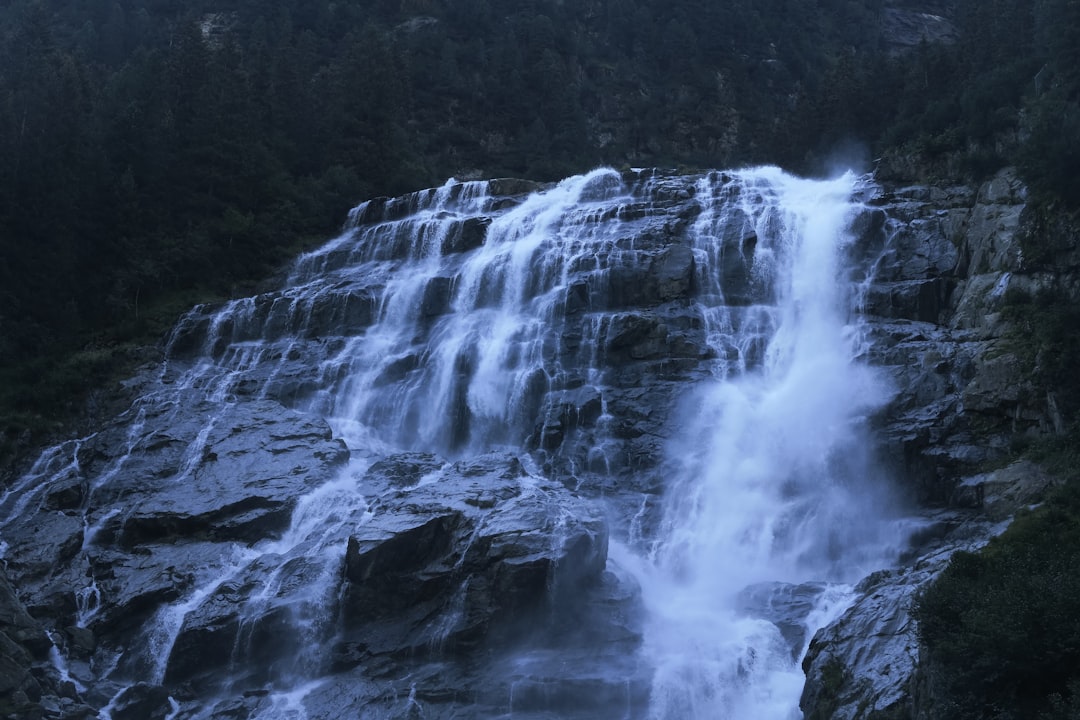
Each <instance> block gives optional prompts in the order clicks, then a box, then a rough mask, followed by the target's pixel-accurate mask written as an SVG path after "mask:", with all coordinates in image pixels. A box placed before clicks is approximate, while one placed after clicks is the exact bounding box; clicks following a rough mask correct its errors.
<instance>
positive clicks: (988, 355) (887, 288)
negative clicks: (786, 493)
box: [802, 171, 1075, 719]
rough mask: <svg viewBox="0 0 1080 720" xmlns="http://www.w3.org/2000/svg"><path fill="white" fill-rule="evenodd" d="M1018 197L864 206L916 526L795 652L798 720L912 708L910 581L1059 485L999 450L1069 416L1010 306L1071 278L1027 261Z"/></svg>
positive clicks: (906, 196)
mask: <svg viewBox="0 0 1080 720" xmlns="http://www.w3.org/2000/svg"><path fill="white" fill-rule="evenodd" d="M1025 201H1026V193H1025V189H1024V187H1023V186H1022V185H1021V184H1020V183H1019V182H1018V181H1017V180H1016V178H1015V176H1014V175H1013V173H1012V172H1010V171H1003V172H1001V173H999V174H998V175H997V176H996V177H994V178H993V179H992V180H991V181H989V182H987V183H985V184H983V185H981V186H980V187H978V188H966V187H955V188H928V187H897V188H887V189H883V191H882V193H881V194H880V195H879V196H878V197H877V198H876V199H875V201H874V203H875V204H876V205H878V206H879V207H880V208H881V210H882V213H883V217H882V223H883V226H884V228H885V232H884V235H883V237H884V238H885V243H886V252H885V253H884V255H883V256H882V266H881V268H880V270H879V272H878V273H877V275H876V277H877V282H875V283H874V284H873V285H872V286H871V288H870V289H869V291H868V293H867V305H866V309H867V312H868V313H869V314H870V315H871V316H872V318H873V320H872V321H871V323H872V325H873V327H874V333H873V334H874V337H875V341H874V343H873V345H872V346H871V347H870V348H869V350H868V352H869V353H870V354H871V355H872V356H873V361H874V362H875V363H880V364H881V365H883V366H884V367H886V368H888V369H889V371H890V373H891V374H892V376H893V378H894V382H895V383H896V386H897V387H898V388H899V392H898V393H897V395H896V396H895V399H894V400H893V402H892V404H891V405H890V407H889V408H888V409H886V411H885V412H883V413H882V414H881V416H880V417H879V418H878V423H879V428H880V432H881V436H882V437H883V438H884V441H885V444H886V447H887V452H888V454H889V456H890V457H891V459H892V463H893V465H894V467H895V468H896V472H897V476H898V477H901V478H903V479H904V481H905V482H906V483H908V484H909V486H910V487H911V488H912V489H913V491H914V492H915V493H916V495H917V497H918V499H919V502H920V505H921V506H922V507H923V508H924V510H923V512H922V518H923V521H924V523H925V524H924V525H923V527H921V528H920V529H919V530H918V531H917V532H916V533H915V535H914V538H913V547H912V548H911V549H910V551H909V554H908V558H907V561H906V562H904V563H902V564H901V565H900V566H899V567H898V568H896V569H892V570H887V571H883V572H879V573H874V574H872V575H871V576H869V577H867V578H866V579H865V580H863V581H862V583H861V584H860V585H859V587H858V596H857V599H856V601H855V602H854V604H853V605H852V607H851V608H850V609H849V610H848V611H847V612H846V613H845V614H844V615H843V616H842V617H841V618H839V619H838V620H837V621H836V622H834V623H833V624H832V625H830V626H829V627H827V628H825V629H823V630H822V631H821V632H819V633H818V634H817V636H816V637H815V638H814V640H813V642H812V643H811V645H810V649H809V651H808V653H807V656H806V658H805V659H804V660H803V667H804V669H805V670H806V673H807V684H806V687H805V689H804V693H803V698H802V706H803V709H804V711H805V712H806V715H807V717H808V718H846V719H854V718H864V719H870V718H914V717H916V716H917V715H918V713H919V708H918V703H917V701H916V698H918V693H917V691H916V686H917V676H918V673H917V671H918V668H919V662H920V648H919V643H918V637H917V627H916V626H915V623H914V622H913V620H912V618H911V611H912V606H913V602H914V601H915V600H916V598H917V595H918V593H919V591H920V589H921V588H923V587H925V585H926V584H927V583H929V582H931V581H932V580H933V579H934V578H935V577H936V576H937V574H938V573H940V572H941V570H942V569H944V567H945V566H946V565H947V563H948V560H949V557H950V556H951V555H952V553H953V552H955V551H956V550H960V549H964V550H971V549H975V548H978V547H980V546H981V545H982V544H984V543H985V542H986V541H987V540H988V539H989V538H990V537H992V536H993V535H994V534H996V533H999V532H1001V530H1003V529H1004V527H1005V525H1006V524H1007V522H1008V520H1009V518H1010V517H1011V515H1012V514H1013V513H1014V512H1015V511H1016V510H1018V509H1020V508H1022V507H1026V506H1028V505H1030V504H1033V503H1037V502H1039V501H1040V500H1041V499H1042V498H1043V497H1044V495H1045V493H1046V491H1047V490H1048V489H1049V488H1050V487H1051V486H1052V485H1053V483H1054V479H1053V478H1052V477H1051V476H1049V475H1048V474H1047V473H1046V472H1045V471H1043V470H1042V469H1041V468H1040V467H1038V466H1037V465H1034V464H1032V463H1030V462H1028V461H1025V460H1019V461H1010V460H1009V459H1008V458H1010V457H1012V456H1013V455H1015V452H1014V451H1015V448H1016V447H1019V446H1022V445H1023V444H1024V442H1025V441H1027V440H1030V439H1033V438H1037V437H1040V436H1045V435H1047V434H1053V433H1061V432H1063V431H1064V423H1063V419H1062V416H1061V412H1060V410H1059V408H1058V402H1057V400H1056V397H1055V393H1054V390H1053V389H1052V388H1046V387H1040V386H1039V385H1038V383H1037V382H1036V381H1035V380H1033V377H1032V375H1033V367H1032V366H1031V362H1030V360H1029V359H1026V358H1027V356H1028V354H1027V353H1026V352H1025V347H1027V346H1028V345H1029V343H1030V341H1031V339H1030V338H1025V337H1024V336H1023V334H1022V329H1021V327H1020V326H1019V325H1016V324H1014V323H1012V322H1010V320H1009V316H1008V313H1007V312H1004V311H1005V309H1006V304H1007V303H1008V302H1010V300H1015V298H1016V297H1032V296H1035V295H1036V294H1038V293H1040V292H1043V291H1051V290H1054V291H1061V290H1066V291H1067V290H1068V289H1069V288H1071V286H1072V285H1073V284H1074V282H1075V267H1071V266H1070V265H1069V263H1068V258H1067V257H1066V256H1062V257H1059V258H1057V259H1056V260H1057V262H1056V263H1055V264H1051V265H1048V264H1045V263H1040V264H1036V263H1033V262H1030V261H1027V260H1026V259H1025V256H1024V252H1023V247H1022V246H1023V242H1022V241H1023V239H1024V234H1025V233H1030V232H1031V231H1032V226H1033V219H1032V218H1030V217H1029V216H1028V214H1027V213H1026V202H1025ZM1070 294H1071V293H1069V292H1066V296H1069V295H1070ZM928 700H929V698H926V697H922V698H921V702H926V701H928Z"/></svg>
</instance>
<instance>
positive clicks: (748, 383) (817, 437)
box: [615, 168, 894, 720]
mask: <svg viewBox="0 0 1080 720" xmlns="http://www.w3.org/2000/svg"><path fill="white" fill-rule="evenodd" d="M705 182H706V183H708V182H709V181H708V180H706V181H705ZM734 182H735V183H737V184H738V189H739V192H740V197H741V198H742V203H741V209H742V211H743V212H745V213H746V216H747V218H748V222H749V223H750V224H751V225H752V231H753V234H752V237H753V238H754V240H755V242H756V248H755V250H754V252H755V255H756V258H755V260H756V259H757V258H761V259H762V262H768V263H769V264H770V265H771V267H769V268H767V270H768V272H769V276H770V277H771V281H772V283H773V284H774V286H775V290H774V293H775V303H774V304H770V306H769V307H765V308H750V309H747V310H744V311H743V317H744V318H745V317H756V318H762V317H764V318H767V319H768V320H769V322H772V323H775V326H774V327H773V328H771V338H770V339H768V343H767V346H766V348H765V352H764V357H763V360H762V364H761V365H760V367H757V368H753V367H752V368H751V369H749V370H748V371H747V372H746V373H745V374H739V373H738V372H735V373H732V367H731V363H725V364H724V365H723V367H722V368H721V371H720V372H718V373H717V377H718V379H717V380H716V381H715V382H713V383H710V384H707V385H706V386H704V387H700V388H698V389H697V390H696V391H694V392H693V394H692V395H691V397H689V398H688V399H687V401H686V417H687V420H686V422H685V424H684V427H682V428H681V430H680V431H679V433H678V434H677V436H676V437H677V439H676V440H675V441H674V442H673V443H672V444H671V447H670V448H669V463H670V465H671V467H672V469H673V473H672V477H673V482H672V484H671V485H670V486H669V487H668V488H667V489H666V497H667V500H666V508H665V515H664V520H663V527H662V530H661V533H660V540H659V543H658V545H657V546H656V547H655V549H654V551H653V553H652V556H651V557H650V558H649V560H648V561H641V560H637V559H635V558H633V557H632V556H630V555H629V554H628V553H627V552H626V551H625V550H621V551H620V552H619V554H618V555H617V556H616V558H615V559H616V561H621V562H622V563H627V564H628V565H630V566H631V568H632V569H633V570H634V571H635V572H636V573H637V574H638V577H639V579H640V581H641V583H642V587H643V593H644V597H645V602H646V606H647V608H648V610H649V612H650V619H649V621H648V623H647V628H646V638H645V654H646V656H647V658H649V660H650V661H651V662H652V663H653V664H654V667H655V674H654V680H653V687H652V704H651V708H650V717H652V718H656V719H658V720H661V719H662V720H691V719H695V720H707V719H708V720H717V719H721V718H731V719H733V720H746V719H750V718H753V719H754V720H790V719H791V718H799V717H801V714H800V713H799V710H798V697H799V693H800V691H801V688H802V683H803V676H802V672H801V669H800V668H799V666H798V662H797V661H798V659H799V657H800V656H801V653H802V652H803V651H805V642H807V641H808V638H809V635H810V634H812V632H813V631H814V630H816V629H817V627H820V625H821V624H823V623H824V622H826V621H827V620H829V619H830V616H835V614H837V613H838V612H839V611H842V610H843V607H844V604H845V603H846V602H847V593H846V592H845V587H844V586H843V585H824V584H821V583H823V582H830V583H843V582H845V581H852V580H854V579H858V578H859V577H861V576H862V575H863V574H864V573H865V571H866V570H868V569H872V568H874V567H880V566H882V565H886V564H888V562H889V561H888V560H887V559H886V557H885V556H886V554H887V552H888V550H889V548H890V547H894V546H893V544H892V542H890V540H891V539H890V538H885V537H882V532H883V531H882V528H883V527H884V524H883V522H882V518H883V517H884V516H885V514H886V512H887V509H888V508H887V507H886V505H887V501H886V499H885V495H884V493H883V491H882V485H881V482H880V480H879V479H878V478H877V477H875V474H874V467H873V464H872V462H871V460H870V456H869V453H868V452H867V449H866V443H867V438H866V436H865V434H864V432H865V431H864V428H863V421H864V419H865V417H866V415H867V413H869V412H870V411H872V410H873V409H874V408H876V407H878V406H879V405H880V404H881V403H883V402H884V401H885V400H886V399H887V391H886V388H885V386H884V385H883V383H882V381H881V380H879V379H878V378H877V377H876V376H875V374H874V373H873V372H872V371H871V370H870V369H869V368H867V367H865V366H862V365H860V364H858V363H857V362H855V361H854V355H855V353H856V350H857V348H858V342H857V338H858V331H859V329H858V327H857V325H852V324H850V323H851V321H852V316H851V314H850V310H851V307H850V305H851V298H850V295H849V287H850V286H851V282H850V279H849V276H848V269H847V266H846V264H845V261H844V250H845V247H846V246H847V245H848V244H849V243H850V242H851V238H850V236H849V235H848V233H847V226H848V223H849V222H850V220H851V214H852V211H853V205H852V203H851V200H850V198H851V196H852V193H853V190H854V183H855V182H856V179H855V178H853V177H852V176H850V175H845V176H844V177H842V178H840V179H838V180H835V181H831V182H816V181H805V180H797V179H794V178H791V177H789V176H786V175H784V174H782V173H781V172H780V171H778V170H775V169H770V168H765V169H760V170H754V171H748V172H744V173H741V174H739V175H738V176H737V177H736V179H735V180H734ZM707 189H708V188H707V187H705V188H702V191H705V190H707ZM704 220H705V221H707V220H708V218H707V217H706V218H705V219H704ZM756 269H757V270H760V268H756ZM725 325H726V326H727V327H729V328H731V331H730V334H725V332H724V327H725ZM738 325H739V323H738V322H736V323H732V322H730V321H728V320H726V319H723V318H721V320H720V322H717V323H715V324H714V326H713V327H712V328H710V336H711V339H713V341H714V342H716V343H717V344H719V345H721V346H729V347H739V348H745V347H747V340H748V339H747V338H746V337H745V335H740V331H739V328H738V327H737V326H738ZM743 327H744V328H746V330H745V332H746V333H759V332H761V330H762V324H761V323H760V322H754V323H743ZM722 357H726V356H722ZM762 583H769V584H773V585H772V586H774V587H787V588H790V587H791V586H798V585H800V584H805V583H818V584H816V585H806V586H804V592H805V593H806V594H807V595H808V596H811V597H815V598H816V600H815V602H816V609H815V611H814V612H812V613H811V617H804V618H802V622H803V624H804V625H806V626H808V627H806V631H807V632H806V634H805V635H804V636H803V646H802V647H795V648H792V646H791V641H790V640H789V639H786V638H785V637H784V636H783V635H782V634H781V632H780V630H779V629H778V627H777V625H776V624H774V623H773V622H770V621H769V620H767V619H765V618H763V617H760V616H757V614H756V613H755V612H754V611H753V610H752V609H748V608H747V602H746V594H747V591H748V590H751V591H752V590H753V589H754V588H755V587H757V586H759V584H762ZM766 587H768V586H766Z"/></svg>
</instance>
